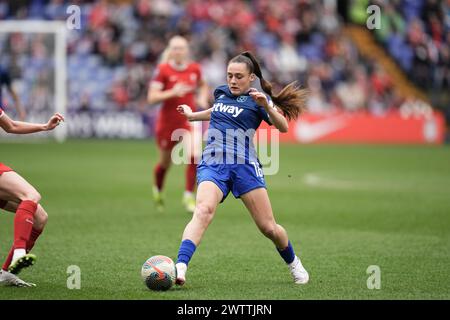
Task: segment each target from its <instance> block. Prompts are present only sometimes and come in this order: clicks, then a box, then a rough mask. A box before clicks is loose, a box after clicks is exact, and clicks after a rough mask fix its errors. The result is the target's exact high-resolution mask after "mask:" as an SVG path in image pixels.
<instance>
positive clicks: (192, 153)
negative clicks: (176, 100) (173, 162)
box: [182, 122, 202, 213]
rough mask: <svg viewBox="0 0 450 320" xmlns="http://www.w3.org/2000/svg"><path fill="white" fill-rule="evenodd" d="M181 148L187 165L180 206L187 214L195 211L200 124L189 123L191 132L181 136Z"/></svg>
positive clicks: (200, 135) (200, 148)
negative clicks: (185, 155)
mask: <svg viewBox="0 0 450 320" xmlns="http://www.w3.org/2000/svg"><path fill="white" fill-rule="evenodd" d="M182 143H183V148H184V150H186V151H187V152H188V155H187V156H188V159H189V163H188V164H187V166H186V190H185V191H184V194H183V199H182V204H183V206H184V208H185V209H186V211H187V212H189V213H193V212H194V210H195V194H194V190H195V178H196V172H197V164H198V162H199V159H200V157H201V152H202V131H201V123H200V122H194V123H191V130H190V132H189V133H187V134H185V135H184V136H183V142H182Z"/></svg>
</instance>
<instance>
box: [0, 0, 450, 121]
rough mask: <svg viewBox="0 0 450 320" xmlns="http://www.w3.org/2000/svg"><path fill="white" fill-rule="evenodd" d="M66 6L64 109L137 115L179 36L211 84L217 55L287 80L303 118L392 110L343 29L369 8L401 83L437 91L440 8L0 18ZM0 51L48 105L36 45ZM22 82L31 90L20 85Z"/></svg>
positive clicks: (148, 3)
mask: <svg viewBox="0 0 450 320" xmlns="http://www.w3.org/2000/svg"><path fill="white" fill-rule="evenodd" d="M73 4H74V5H78V6H80V8H81V29H80V30H72V31H70V33H69V40H68V42H69V46H68V52H69V58H68V78H69V97H68V98H69V100H68V101H69V110H99V111H102V110H138V111H141V112H146V111H148V104H147V101H146V95H147V86H148V82H149V80H150V78H151V76H152V73H153V71H154V68H155V66H156V64H157V63H158V58H159V55H160V53H161V52H162V51H163V49H164V48H165V46H166V44H167V39H168V38H169V37H170V36H171V35H173V34H182V35H185V36H187V37H188V38H189V39H190V41H191V45H192V51H193V52H192V55H193V58H194V59H195V60H197V61H199V62H200V63H201V64H202V66H203V72H204V76H205V78H206V80H207V81H208V83H209V84H210V86H211V87H214V86H217V85H219V84H222V83H224V82H225V72H224V71H225V69H226V62H227V60H228V59H229V58H231V57H233V56H234V55H236V54H238V53H240V52H242V51H244V50H252V51H254V52H255V53H256V55H257V56H258V57H259V59H260V60H261V61H262V63H263V65H264V69H265V70H264V71H263V72H265V74H267V78H268V79H270V80H271V81H273V82H274V83H275V84H276V87H278V88H280V87H281V86H282V85H285V84H287V83H288V82H291V81H293V80H299V82H300V83H301V84H303V85H304V86H306V87H308V88H309V89H310V92H311V94H310V98H309V102H308V107H309V110H310V112H324V111H327V110H330V109H333V108H338V109H344V110H349V111H354V110H359V109H363V108H366V109H368V110H370V111H371V112H373V113H375V114H380V113H383V112H385V111H387V110H389V109H392V108H399V107H401V105H402V104H405V103H410V102H408V101H405V99H404V98H403V97H400V96H398V95H397V94H396V92H395V90H393V87H394V85H395V84H393V83H392V82H393V80H392V78H391V77H390V75H389V74H388V73H387V72H386V71H385V70H384V69H383V68H382V66H380V65H379V64H378V63H377V62H376V61H373V60H367V59H366V58H364V57H363V56H361V55H360V54H359V52H358V50H357V48H356V46H355V44H354V43H353V42H352V41H351V39H349V38H348V37H347V36H346V35H345V34H344V32H343V26H344V24H345V23H349V22H350V23H361V21H360V18H361V16H360V15H359V16H358V11H357V10H356V8H358V6H359V7H361V5H363V6H364V8H367V6H368V5H370V4H377V5H379V6H380V7H381V8H382V13H383V14H382V28H381V29H380V30H375V31H374V35H375V37H376V39H377V41H379V43H380V44H382V45H383V46H384V47H385V48H386V50H387V52H389V54H390V55H391V56H392V57H393V58H394V59H395V60H396V61H397V62H398V64H399V65H400V66H401V67H402V68H403V70H404V71H405V72H406V73H407V74H408V75H409V76H410V79H412V80H413V81H414V82H415V83H416V84H417V85H418V86H420V87H421V88H423V89H424V90H434V91H439V92H443V91H444V92H445V91H449V90H448V89H449V82H450V73H449V61H450V59H449V44H450V35H449V29H450V1H437V0H397V1H357V0H356V1H347V2H346V5H345V6H344V7H342V5H341V1H337V0H322V1H312V0H277V1H270V0H249V1H238V0H226V1H223V0H190V1H179V0H135V1H123V0H122V1H118V0H117V1H105V0H103V1H88V0H85V1H83V0H71V1H64V0H30V1H22V0H15V1H1V0H0V19H2V20H3V19H46V20H66V19H67V17H68V13H67V12H66V9H67V6H68V5H73ZM343 10H345V12H343ZM364 19H366V16H364ZM364 23H365V20H364ZM30 39H31V38H30ZM0 46H1V51H2V52H7V53H11V55H8V56H10V57H13V58H12V59H11V60H10V61H8V64H9V68H10V69H11V73H12V76H13V78H15V79H16V80H17V81H18V82H19V84H20V85H19V87H20V88H21V92H22V96H23V100H24V105H25V106H27V107H31V106H32V107H33V108H36V109H39V108H43V107H44V106H45V105H46V104H48V103H51V102H50V100H51V98H50V97H49V92H48V89H46V88H48V87H51V85H50V83H52V81H53V78H52V77H53V71H52V70H51V68H50V69H49V68H48V67H49V66H51V63H52V62H51V60H52V57H51V54H52V48H51V44H50V43H49V40H48V38H46V37H45V36H40V37H33V38H32V40H31V41H30V40H29V39H27V37H26V36H24V35H17V34H16V35H14V36H10V37H8V38H7V39H3V42H2V41H0ZM28 52H31V56H29V55H28ZM0 62H2V61H1V60H0ZM32 79H34V80H33V81H34V82H36V79H38V80H37V82H38V84H39V83H40V84H42V85H37V86H36V85H34V86H31V85H30V83H31V80H32ZM447 109H448V107H447Z"/></svg>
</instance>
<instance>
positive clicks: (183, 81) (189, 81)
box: [148, 36, 208, 213]
mask: <svg viewBox="0 0 450 320" xmlns="http://www.w3.org/2000/svg"><path fill="white" fill-rule="evenodd" d="M197 89H198V99H197V101H195V100H196V99H195V98H196V91H197ZM148 102H149V103H150V104H156V103H160V102H162V107H161V110H160V112H159V115H158V119H157V123H156V142H157V146H158V149H159V161H158V163H157V164H156V166H155V168H154V185H153V198H154V201H155V203H156V205H157V208H158V209H159V210H162V209H163V205H164V202H163V197H162V190H163V186H164V178H165V176H166V173H167V171H168V169H169V168H170V165H171V163H172V160H171V153H172V149H173V148H174V147H175V145H176V144H177V143H178V142H179V141H173V139H172V138H171V136H172V133H173V131H174V130H176V129H180V128H181V129H186V130H189V132H191V134H186V135H184V136H183V138H182V140H183V143H184V144H185V148H184V150H187V151H188V152H189V153H190V154H189V155H188V159H189V160H190V161H189V163H188V165H187V168H186V187H185V192H184V195H183V200H182V201H183V205H184V206H185V208H186V210H187V211H188V212H191V213H192V212H193V211H194V209H195V197H194V190H195V179H196V168H197V163H198V161H197V160H196V158H198V157H199V156H200V151H201V145H200V143H201V139H200V141H198V139H194V137H196V136H197V137H198V136H199V134H200V137H201V126H193V125H191V124H190V123H189V122H188V121H187V120H186V118H185V117H184V116H182V115H181V114H179V113H178V112H177V106H178V105H181V104H188V105H190V106H191V107H192V108H193V109H194V110H195V109H196V105H198V106H199V107H201V108H207V105H208V85H207V83H206V82H205V80H204V79H203V76H202V72H201V67H200V65H199V64H198V63H195V62H192V61H190V57H189V44H188V41H187V40H186V39H185V38H184V37H181V36H174V37H172V38H171V39H170V41H169V44H168V46H167V48H166V50H165V51H164V52H163V54H162V58H161V63H160V64H159V65H158V66H157V68H156V71H155V74H154V76H153V78H152V80H151V82H150V86H149V91H148ZM194 130H199V131H200V133H198V132H197V134H196V135H194Z"/></svg>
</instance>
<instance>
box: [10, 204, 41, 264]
mask: <svg viewBox="0 0 450 320" xmlns="http://www.w3.org/2000/svg"><path fill="white" fill-rule="evenodd" d="M36 210H37V203H35V202H33V201H30V200H25V201H22V202H21V203H20V205H19V206H18V207H17V211H16V215H15V217H14V244H13V246H12V248H11V250H10V251H9V253H8V257H7V258H6V260H5V263H4V264H3V266H2V269H3V270H8V267H9V265H10V264H11V261H12V258H13V255H14V250H15V249H26V251H27V252H29V251H30V250H31V249H32V248H33V246H34V243H35V242H36V240H37V238H38V237H39V236H40V234H41V233H42V230H36V229H33V222H34V214H35V213H36Z"/></svg>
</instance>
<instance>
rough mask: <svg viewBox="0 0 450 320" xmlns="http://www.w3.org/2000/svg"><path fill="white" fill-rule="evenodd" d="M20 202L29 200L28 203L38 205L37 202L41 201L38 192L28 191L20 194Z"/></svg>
mask: <svg viewBox="0 0 450 320" xmlns="http://www.w3.org/2000/svg"><path fill="white" fill-rule="evenodd" d="M20 200H22V201H24V200H29V201H33V202H35V203H39V201H41V194H40V193H39V192H37V191H36V190H30V191H27V192H24V193H23V194H22V197H21V199H20Z"/></svg>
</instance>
